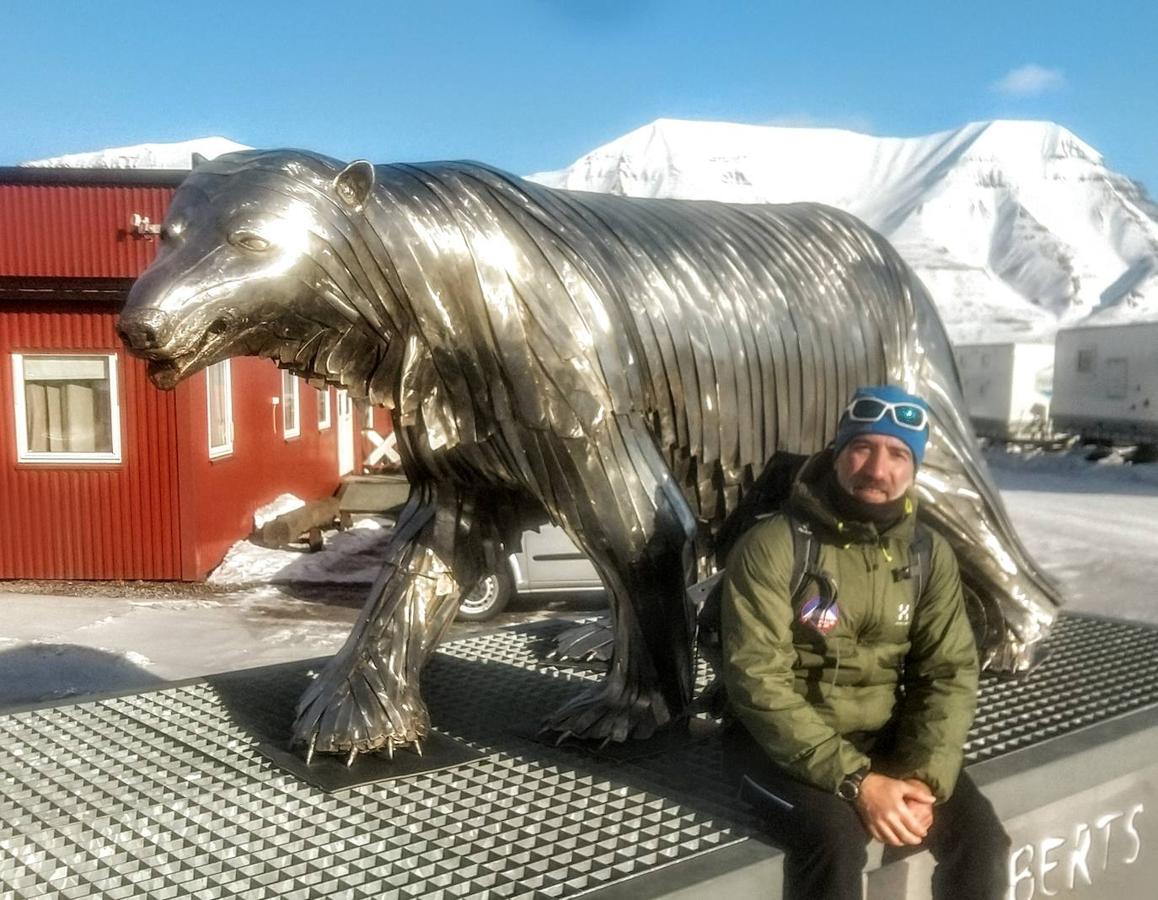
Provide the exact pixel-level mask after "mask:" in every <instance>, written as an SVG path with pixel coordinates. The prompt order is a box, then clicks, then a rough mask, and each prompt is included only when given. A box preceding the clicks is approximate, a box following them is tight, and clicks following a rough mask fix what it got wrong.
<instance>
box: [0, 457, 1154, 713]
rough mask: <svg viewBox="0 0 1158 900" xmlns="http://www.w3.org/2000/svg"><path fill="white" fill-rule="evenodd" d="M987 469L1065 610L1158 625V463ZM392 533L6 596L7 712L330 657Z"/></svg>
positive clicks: (513, 618) (1033, 460)
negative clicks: (97, 585) (154, 582)
mask: <svg viewBox="0 0 1158 900" xmlns="http://www.w3.org/2000/svg"><path fill="white" fill-rule="evenodd" d="M988 459H989V461H990V465H991V468H992V471H993V475H994V478H995V480H996V482H997V484H998V486H999V487H1000V488H1001V493H1002V496H1003V498H1004V500H1005V503H1006V506H1007V508H1008V510H1009V513H1010V516H1011V517H1012V519H1013V521H1014V524H1015V525H1016V527H1017V529H1018V532H1019V534H1021V536H1022V539H1023V540H1024V541H1025V544H1026V546H1027V547H1028V549H1029V551H1030V553H1031V554H1032V555H1033V557H1034V558H1035V559H1036V560H1037V561H1038V563H1039V564H1040V565H1041V566H1042V567H1043V568H1044V569H1045V570H1046V571H1047V572H1048V573H1050V574H1051V575H1053V576H1054V577H1055V578H1057V579H1058V581H1059V582H1060V584H1061V585H1062V588H1063V591H1064V592H1065V594H1066V596H1067V598H1068V601H1069V602H1068V604H1067V607H1068V608H1069V609H1071V610H1076V611H1084V612H1093V613H1100V614H1103V615H1109V616H1114V617H1117V618H1126V619H1133V620H1138V621H1144V622H1149V623H1152V624H1155V625H1158V589H1155V585H1156V584H1158V536H1156V535H1155V533H1154V529H1155V523H1158V464H1151V465H1138V466H1133V465H1126V464H1124V463H1123V462H1122V460H1121V458H1120V457H1116V456H1115V457H1110V458H1109V459H1107V460H1103V461H1101V462H1098V463H1092V462H1089V461H1087V460H1086V459H1084V457H1083V455H1082V453H1081V452H1080V451H1071V452H1069V453H1032V454H1013V453H1004V452H1001V451H990V452H989V454H988ZM389 525H390V523H389V521H388V520H382V519H364V520H362V521H360V522H358V523H356V527H354V528H352V529H350V530H349V531H346V532H328V533H327V534H326V536H325V537H326V544H325V548H324V549H323V550H322V551H320V552H318V553H310V552H308V551H306V550H304V549H303V550H296V549H295V550H269V549H266V548H261V547H257V546H255V545H254V544H251V543H249V542H248V541H242V542H240V543H239V544H238V545H236V546H235V547H234V548H233V549H232V550H231V551H230V553H229V555H228V556H227V557H226V560H225V561H224V562H223V563H222V565H221V566H220V567H219V569H218V570H217V571H216V572H214V573H213V575H212V577H211V579H210V581H211V583H212V584H213V585H216V586H217V588H218V589H219V590H223V591H224V592H225V593H222V594H220V595H215V594H211V593H202V594H198V595H196V596H190V597H182V598H177V599H173V598H170V597H156V598H148V597H146V598H141V597H138V596H133V597H125V596H84V597H65V596H45V595H34V594H21V593H11V592H7V593H6V592H2V591H0V604H2V608H3V611H4V617H3V625H2V626H0V708H4V707H6V706H7V707H11V706H14V705H19V704H24V703H33V702H45V701H49V700H54V699H60V698H66V697H72V696H78V695H83V694H89V693H95V692H107V691H112V690H121V689H123V690H130V689H131V690H138V689H142V688H146V687H149V686H155V685H157V684H159V683H161V682H162V681H163V680H170V679H181V678H192V677H199V676H202V675H208V674H212V673H214V672H223V671H229V670H233V669H241V668H248V667H253V666H260V665H270V664H274V663H279V662H288V661H290V660H296V659H307V658H312V657H319V656H328V655H330V654H332V653H334V652H335V651H336V650H337V649H338V647H340V646H341V644H342V641H343V640H345V637H346V635H347V634H348V633H349V630H350V627H351V625H352V624H353V622H354V620H355V618H356V617H357V613H358V608H359V607H360V606H361V600H362V598H363V595H364V593H365V591H366V590H367V588H368V587H369V585H370V583H371V582H372V581H373V579H374V577H375V575H376V574H377V571H378V567H379V560H380V559H381V557H382V550H383V548H384V544H385V541H386V540H387V539H388V538H389V533H390V531H389ZM548 605H549V606H550V607H551V608H549V609H545V608H544V607H545V606H548ZM513 607H514V609H515V612H513V613H511V614H504V616H503V617H502V618H501V619H500V620H499V624H511V623H513V622H518V621H526V620H528V619H531V618H539V617H542V616H544V615H587V614H589V613H590V611H591V607H590V601H588V602H587V606H586V608H584V606H583V604H582V603H580V602H577V601H576V600H575V599H574V598H570V599H567V600H558V599H556V600H554V601H547V600H546V599H545V598H541V597H535V598H533V599H532V598H527V599H520V600H518V601H517V602H516V604H513ZM519 607H521V609H522V611H521V612H520V611H518V610H519ZM484 627H487V626H478V625H474V626H465V625H455V626H454V632H455V633H459V634H461V633H464V632H470V631H474V630H478V629H481V628H484Z"/></svg>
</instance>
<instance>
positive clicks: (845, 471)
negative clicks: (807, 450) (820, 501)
mask: <svg viewBox="0 0 1158 900" xmlns="http://www.w3.org/2000/svg"><path fill="white" fill-rule="evenodd" d="M834 468H835V470H836V480H837V482H838V483H839V484H840V486H841V487H842V488H844V490H845V491H846V492H847V493H848V494H850V495H852V496H853V497H856V499H858V500H860V501H861V502H862V503H888V502H889V501H890V500H896V499H897V498H898V497H900V496H902V495H903V494H904V493H905V491H907V490H908V489H909V488H910V487H912V484H913V479H914V478H915V477H916V467H915V466H914V465H913V454H912V453H911V452H910V451H909V448H908V447H907V446H906V445H905V442H904V441H902V440H900V439H899V438H895V437H890V436H889V435H887V434H862V435H858V436H857V437H854V438H853V439H852V440H851V441H849V442H848V443H847V444H845V445H844V447H842V448H841V451H840V453H838V454H837V457H836V462H835V464H834Z"/></svg>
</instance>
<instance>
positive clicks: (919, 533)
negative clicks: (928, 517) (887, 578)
mask: <svg viewBox="0 0 1158 900" xmlns="http://www.w3.org/2000/svg"><path fill="white" fill-rule="evenodd" d="M909 567H910V571H911V572H912V578H911V581H912V584H913V609H914V610H916V608H917V602H918V601H919V600H920V599H921V595H922V594H924V593H925V588H926V587H928V585H929V578H930V576H932V574H933V532H931V531H930V530H929V526H928V525H925V524H923V523H921V522H918V523H917V524H916V526H915V527H914V529H913V542H912V544H910V545H909Z"/></svg>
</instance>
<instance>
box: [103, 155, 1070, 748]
mask: <svg viewBox="0 0 1158 900" xmlns="http://www.w3.org/2000/svg"><path fill="white" fill-rule="evenodd" d="M118 328H119V331H120V334H121V336H122V338H123V340H124V341H125V343H126V345H127V346H128V348H129V349H130V350H131V351H132V352H133V353H135V354H137V355H139V356H142V357H144V358H145V359H147V360H148V361H149V372H150V376H151V378H152V380H153V381H154V383H155V384H156V385H158V386H159V387H162V388H172V387H173V386H174V385H176V384H177V383H178V382H179V381H180V380H181V379H183V378H186V377H188V376H189V375H190V374H192V373H193V372H196V371H197V370H199V369H201V368H203V367H205V366H207V365H209V364H211V363H214V362H216V361H219V360H222V359H225V358H227V357H231V356H239V355H257V356H265V357H270V358H272V359H274V360H275V361H276V362H277V363H278V365H280V366H282V367H285V368H287V369H289V370H291V371H293V372H295V373H297V374H299V375H301V376H303V377H306V378H308V379H311V380H312V381H314V382H315V383H322V382H324V383H326V384H331V385H338V386H340V387H343V388H346V389H347V390H349V391H350V392H351V393H352V394H353V395H354V396H356V397H365V398H368V400H369V401H370V402H372V403H377V404H384V405H386V406H388V407H389V408H390V409H391V411H392V417H393V421H394V427H395V431H396V434H397V436H398V444H399V448H400V452H401V454H402V459H403V466H404V469H405V472H406V474H407V476H408V478H409V480H410V482H411V484H412V491H411V495H410V499H409V502H408V503H407V505H406V508H405V511H404V512H403V513H402V515H401V516H400V518H399V520H398V522H397V526H396V528H395V530H394V532H393V536H392V539H391V540H390V542H389V545H388V550H387V553H386V559H385V560H384V565H383V568H382V571H381V574H380V575H379V576H378V578H377V580H376V582H375V584H374V586H373V588H372V590H371V592H370V596H369V598H368V600H367V603H366V606H365V609H364V610H363V612H362V613H361V616H360V618H359V620H358V622H357V624H356V625H355V627H354V629H353V631H352V633H351V635H350V637H349V639H348V641H347V643H346V644H345V646H344V647H343V648H342V649H341V650H340V651H339V652H338V653H337V655H336V656H335V657H334V658H333V660H332V661H331V662H330V664H329V665H328V667H327V668H326V669H325V670H324V671H323V672H322V674H321V675H320V676H319V677H318V678H317V679H316V681H315V682H314V683H313V684H312V685H311V687H310V688H309V689H308V691H307V692H306V694H305V695H304V697H303V698H302V700H301V703H300V704H299V707H298V718H297V721H296V723H295V725H294V736H295V737H294V739H295V743H296V744H298V745H301V746H304V747H305V748H306V752H307V755H312V754H313V753H314V752H315V751H319V752H331V753H343V754H347V755H348V756H349V758H350V760H353V758H354V757H355V756H356V755H357V754H358V753H365V752H372V751H376V750H379V749H388V750H389V751H390V752H391V753H393V750H394V748H395V746H399V745H408V744H410V745H413V746H414V747H415V749H420V746H419V742H420V741H421V740H422V739H423V738H424V737H425V736H426V735H427V734H428V733H429V728H430V721H429V717H428V714H427V712H426V707H425V705H424V704H423V702H422V699H421V697H420V695H419V675H420V672H421V669H422V667H423V664H424V663H425V662H426V661H427V660H428V659H429V658H430V656H431V654H432V652H433V651H434V649H435V647H436V645H437V644H438V642H439V640H440V638H441V636H442V635H443V633H444V631H445V629H446V627H447V625H448V624H449V623H450V621H451V620H452V619H453V617H454V614H455V612H456V610H457V605H458V598H459V596H460V594H462V593H463V592H465V591H469V590H470V589H471V587H473V585H474V584H475V583H476V582H477V581H478V579H479V578H480V577H481V576H482V575H483V574H484V573H485V572H486V571H487V570H488V569H489V568H491V567H494V566H495V565H497V564H498V562H499V560H500V559H501V554H502V553H503V548H504V547H505V546H509V545H510V543H509V542H510V541H512V540H513V539H514V537H515V536H516V535H517V534H518V533H519V532H520V531H521V530H522V529H523V528H525V527H528V525H533V524H535V522H536V521H542V520H545V519H546V518H548V517H549V518H550V519H551V520H552V521H554V522H556V523H557V524H559V525H561V526H562V527H563V528H564V529H565V530H566V532H567V533H568V534H569V535H570V537H571V538H572V539H573V540H574V541H575V543H576V544H577V545H578V546H579V547H581V548H582V549H583V550H584V551H585V552H586V553H587V554H588V556H589V557H590V558H591V560H592V562H593V563H594V564H595V566H596V568H597V569H598V571H599V573H600V575H601V576H602V578H603V581H604V584H605V586H606V588H607V592H608V596H609V599H610V603H611V609H612V621H613V629H614V635H615V646H614V652H613V656H612V660H611V665H610V670H609V673H608V675H607V677H606V678H605V679H604V681H603V682H602V683H601V684H600V685H598V686H596V687H595V688H593V689H592V690H590V691H589V692H587V693H586V694H584V695H582V696H579V697H576V698H574V699H573V700H571V701H570V702H568V703H567V704H566V705H565V706H564V707H563V708H561V709H559V710H558V711H557V712H556V713H555V714H554V715H553V716H552V717H551V718H550V719H549V721H548V723H547V726H548V727H549V728H552V729H554V730H556V731H558V732H560V733H562V734H566V733H571V734H574V735H577V736H580V737H587V738H598V739H603V740H607V739H610V740H614V741H622V740H625V739H628V738H632V737H646V736H648V735H650V734H651V733H652V732H653V731H655V730H656V729H657V728H660V727H662V726H664V725H665V724H667V723H669V722H670V721H672V720H673V719H675V718H678V717H679V716H680V715H681V714H682V713H684V712H685V711H686V709H687V707H688V705H689V703H690V701H691V699H692V694H693V687H694V685H693V681H694V666H693V659H694V649H693V644H694V640H695V618H694V611H693V610H692V609H691V608H690V602H689V600H688V595H687V591H686V588H687V587H688V585H689V584H691V583H692V582H693V581H694V580H696V578H697V577H701V576H703V575H705V574H706V571H707V565H706V564H707V560H708V559H710V555H711V547H712V539H713V536H714V535H715V534H716V533H717V532H718V529H719V527H720V525H721V524H722V522H723V521H724V519H725V518H726V516H727V515H728V513H729V512H730V511H732V510H734V509H735V507H736V506H737V504H738V502H739V500H740V498H741V497H742V496H743V495H744V494H745V491H746V490H748V489H750V488H751V486H752V484H753V482H754V480H755V479H756V478H757V477H758V476H759V475H760V473H761V471H762V470H763V468H764V466H765V464H766V463H767V462H768V461H769V460H770V459H771V458H772V457H773V456H774V455H775V454H776V453H777V452H781V451H783V452H791V453H809V452H812V451H815V450H818V449H820V448H821V447H823V446H824V445H825V444H826V443H827V442H828V441H830V440H831V439H832V437H833V435H834V431H835V424H836V421H837V419H838V417H839V415H840V412H841V407H842V404H843V403H844V402H845V401H846V398H847V397H848V396H849V395H850V394H851V392H852V389H853V388H854V387H855V386H856V385H858V384H872V383H882V382H893V383H898V384H901V385H904V386H905V387H906V388H908V389H910V390H915V391H918V392H919V393H921V394H923V395H924V396H926V397H927V398H928V400H929V403H930V406H931V407H932V434H931V439H930V445H929V450H928V453H927V456H926V461H925V463H924V465H923V466H922V467H921V470H920V473H919V479H918V484H917V490H918V492H919V494H920V496H921V498H922V501H923V502H922V505H921V514H922V516H923V517H924V518H925V519H926V520H927V521H928V522H929V523H930V525H932V526H933V527H935V528H936V529H938V530H939V531H941V532H942V533H943V534H944V535H945V536H946V537H947V538H948V539H949V540H950V542H951V543H952V545H953V547H954V549H955V550H956V552H957V554H958V556H959V559H960V561H961V566H962V575H963V579H964V581H965V584H966V586H967V589H968V593H969V597H970V601H971V607H972V610H971V615H972V618H973V620H974V624H975V627H976V628H978V629H979V632H980V637H981V643H982V647H983V650H984V653H985V656H986V659H987V662H988V663H989V664H990V665H991V666H992V667H996V668H999V669H1003V670H1007V671H1013V670H1019V669H1024V668H1027V667H1028V666H1029V665H1030V664H1031V662H1032V658H1033V652H1034V645H1035V644H1036V643H1037V642H1038V641H1039V640H1040V639H1041V638H1042V637H1043V636H1044V635H1045V632H1046V630H1047V629H1048V627H1049V624H1050V622H1051V621H1052V619H1053V616H1054V613H1055V607H1056V605H1057V603H1058V598H1057V594H1056V591H1055V589H1054V588H1053V587H1052V585H1051V584H1050V583H1049V582H1048V581H1047V580H1046V579H1044V578H1043V577H1042V575H1041V574H1040V573H1039V572H1038V570H1037V569H1036V568H1035V567H1034V565H1033V563H1032V561H1031V560H1030V559H1029V558H1028V556H1027V555H1026V553H1025V551H1024V550H1023V548H1022V547H1021V545H1020V543H1019V542H1018V540H1017V538H1016V536H1015V534H1014V532H1013V529H1012V527H1011V525H1010V523H1009V520H1008V518H1007V516H1006V514H1005V512H1004V510H1003V508H1002V506H1001V503H1000V501H999V499H998V497H997V493H996V491H995V489H994V488H993V486H992V484H991V483H990V481H989V478H988V475H987V473H986V469H985V466H984V464H983V462H982V461H981V459H980V456H979V451H978V447H977V444H976V441H975V439H974V438H973V436H972V432H971V430H970V428H969V426H968V425H967V424H966V422H965V420H964V419H963V418H962V413H961V410H962V408H963V401H962V398H961V396H960V392H959V387H958V382H957V374H956V369H955V366H954V363H953V361H952V357H951V355H950V348H949V345H948V341H947V339H946V336H945V332H944V330H943V327H942V325H941V323H940V320H939V319H938V317H937V314H936V311H935V310H934V308H933V305H932V303H931V301H930V299H929V297H928V294H927V293H926V291H925V289H924V288H923V287H922V285H921V284H920V282H919V280H918V279H917V278H916V277H915V276H914V274H913V273H912V271H911V270H910V269H909V268H908V267H907V266H906V265H905V263H904V262H903V261H902V260H901V259H900V257H899V256H898V255H897V253H896V252H895V251H894V250H893V248H892V247H891V246H890V245H889V244H888V243H887V242H886V241H885V240H884V239H883V238H881V237H880V236H879V235H877V234H876V233H875V232H873V231H871V230H870V229H869V228H867V227H866V226H865V225H863V224H862V223H861V222H859V221H857V220H856V219H855V218H853V217H851V216H849V215H847V214H845V213H843V212H840V211H838V210H835V209H831V208H828V207H824V206H820V205H815V204H804V203H799V204H791V205H740V204H725V203H715V202H690V201H676V200H656V199H630V198H624V197H618V196H610V195H601V194H593V193H581V192H571V191H562V190H551V189H548V188H545V187H542V186H540V185H536V184H533V183H529V182H526V181H523V180H521V179H519V178H516V177H513V176H510V175H507V174H504V173H502V172H499V171H496V170H495V169H492V168H489V167H486V166H483V165H478V164H473V163H432V164H422V165H389V166H378V167H373V166H371V165H370V164H369V163H366V162H361V161H359V162H355V163H352V164H350V165H348V166H345V167H343V166H342V165H341V164H340V163H338V162H336V161H334V160H331V159H328V158H325V157H322V156H318V155H315V154H311V153H305V152H300V151H250V152H243V153H233V154H229V155H227V156H223V157H220V158H218V159H217V160H215V161H212V162H207V161H201V160H199V161H198V164H197V165H196V166H195V168H194V169H193V171H192V173H191V174H190V175H189V177H188V178H187V179H186V180H185V182H184V183H183V184H182V185H181V187H180V188H179V190H178V191H177V193H176V195H175V196H174V198H173V202H172V206H171V208H170V211H169V214H168V216H167V218H166V220H165V224H164V228H163V230H162V232H161V245H160V248H159V252H158V255H157V258H156V261H155V262H154V263H153V264H152V265H151V266H150V267H149V268H148V270H147V271H146V272H145V273H144V274H143V275H142V276H141V278H140V279H139V280H138V281H137V282H136V284H135V285H134V287H133V289H132V292H131V294H130V296H129V299H128V302H127V304H126V307H125V310H124V312H123V314H122V316H121V319H120V321H119V324H118Z"/></svg>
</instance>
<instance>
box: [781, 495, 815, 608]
mask: <svg viewBox="0 0 1158 900" xmlns="http://www.w3.org/2000/svg"><path fill="white" fill-rule="evenodd" d="M787 518H788V528H789V530H790V531H791V532H792V575H791V577H790V578H789V579H788V601H789V602H790V603H792V604H793V605H795V603H796V601H797V600H798V599H799V598H798V597H797V594H799V593H800V591H801V589H802V588H803V587H804V580H805V578H807V577H808V576H809V575H814V574H815V573H816V564H817V562H818V561H819V559H820V541H818V540H817V539H816V535H814V534H813V533H812V528H811V527H810V526H809V525H808V523H807V522H801V521H799V520H798V519H796V518H794V517H793V516H791V515H788V516H787Z"/></svg>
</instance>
